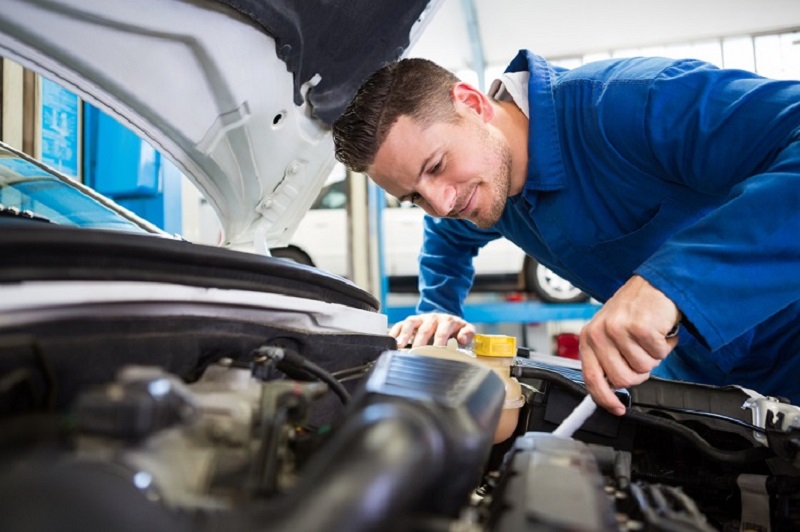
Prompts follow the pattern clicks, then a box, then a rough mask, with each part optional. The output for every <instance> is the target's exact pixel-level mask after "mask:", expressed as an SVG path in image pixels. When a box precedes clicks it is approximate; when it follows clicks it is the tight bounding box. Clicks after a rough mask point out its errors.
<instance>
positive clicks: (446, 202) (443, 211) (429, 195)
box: [419, 181, 458, 218]
mask: <svg viewBox="0 0 800 532" xmlns="http://www.w3.org/2000/svg"><path fill="white" fill-rule="evenodd" d="M419 192H420V194H422V197H424V198H425V201H427V202H428V205H430V207H431V209H432V210H433V211H434V212H432V213H431V214H432V215H434V216H438V217H440V218H444V217H445V216H447V215H448V214H450V213H451V212H452V211H453V209H454V208H455V207H456V199H457V198H458V192H457V191H456V188H455V187H454V186H452V185H448V184H446V183H442V182H441V181H437V182H433V183H429V184H428V185H427V186H426V187H424V189H422V190H420V191H419Z"/></svg>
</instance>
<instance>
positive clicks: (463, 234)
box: [417, 215, 500, 316]
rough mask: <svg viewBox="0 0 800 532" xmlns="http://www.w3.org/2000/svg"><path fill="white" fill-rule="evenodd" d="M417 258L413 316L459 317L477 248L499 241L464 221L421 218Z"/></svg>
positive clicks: (471, 278) (471, 274)
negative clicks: (414, 311)
mask: <svg viewBox="0 0 800 532" xmlns="http://www.w3.org/2000/svg"><path fill="white" fill-rule="evenodd" d="M423 227H424V231H425V233H424V236H423V241H422V250H421V251H420V255H419V295H420V298H419V303H418V304H417V312H418V313H425V312H445V313H448V314H453V315H455V316H463V307H464V300H465V299H466V297H467V294H468V293H469V290H470V288H472V282H473V279H474V276H475V268H474V267H473V265H472V259H473V258H474V257H475V256H476V255H477V254H478V251H479V250H480V248H481V247H483V246H484V245H486V244H487V243H488V242H490V241H492V240H495V239H496V238H499V237H500V234H499V233H498V232H497V231H494V230H484V229H479V228H478V227H476V226H475V225H473V224H472V223H470V222H468V221H465V220H454V219H447V218H433V217H431V216H428V215H425V218H424V220H423Z"/></svg>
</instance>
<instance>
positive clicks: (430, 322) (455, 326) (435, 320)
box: [389, 312, 475, 348]
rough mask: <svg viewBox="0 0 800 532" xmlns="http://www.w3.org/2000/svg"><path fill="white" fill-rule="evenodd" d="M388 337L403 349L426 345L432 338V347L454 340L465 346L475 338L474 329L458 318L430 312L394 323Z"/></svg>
mask: <svg viewBox="0 0 800 532" xmlns="http://www.w3.org/2000/svg"><path fill="white" fill-rule="evenodd" d="M389 335H390V336H394V337H395V338H396V339H397V347H399V348H403V347H405V346H407V345H408V344H411V347H418V346H421V345H428V344H429V343H430V340H431V337H433V345H447V340H448V339H450V338H455V339H456V340H457V341H458V343H459V344H461V345H467V344H469V343H470V342H471V341H472V338H473V337H474V336H475V327H474V326H473V325H472V324H471V323H468V322H466V321H464V320H463V319H461V318H459V317H458V316H452V315H450V314H444V313H440V312H432V313H430V314H418V315H416V316H409V317H408V318H406V319H405V320H403V321H401V322H398V323H395V324H394V326H392V328H391V329H390V330H389Z"/></svg>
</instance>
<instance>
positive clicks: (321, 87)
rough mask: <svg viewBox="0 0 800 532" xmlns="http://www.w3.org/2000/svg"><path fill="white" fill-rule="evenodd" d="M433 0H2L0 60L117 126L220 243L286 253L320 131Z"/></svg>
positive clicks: (318, 161) (313, 174)
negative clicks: (209, 222) (56, 86)
mask: <svg viewBox="0 0 800 532" xmlns="http://www.w3.org/2000/svg"><path fill="white" fill-rule="evenodd" d="M438 3H439V0H391V1H389V0H382V1H381V2H375V1H374V0H335V1H330V0H326V1H322V0H218V1H211V0H137V1H136V2H131V1H129V0H102V1H99V0H98V1H93V2H90V1H86V0H6V2H4V5H3V9H2V10H0V53H2V54H3V55H4V56H5V57H9V58H11V59H13V60H15V61H17V62H19V63H21V64H22V65H24V66H25V67H27V68H30V69H32V70H34V71H36V72H37V73H39V74H41V75H43V76H45V77H48V78H50V79H52V80H53V81H56V82H58V83H60V84H62V85H63V86H65V87H67V88H69V89H71V90H73V91H75V92H76V93H77V94H79V95H80V96H81V97H82V98H84V99H85V100H86V101H88V102H90V103H92V104H94V105H96V106H97V107H99V108H101V109H102V110H103V111H105V112H106V113H108V114H109V115H111V116H113V117H115V118H116V119H118V120H119V121H120V122H121V123H123V124H125V125H126V126H128V127H129V128H131V129H132V130H134V131H135V132H136V133H137V134H139V135H140V136H141V137H142V138H144V139H145V140H146V141H148V142H149V143H150V144H151V145H152V146H153V147H155V148H156V149H157V150H159V151H160V152H161V153H162V154H163V155H165V156H166V157H168V158H169V159H171V160H172V162H174V163H175V164H176V165H177V166H178V167H179V168H180V169H181V171H182V172H183V173H184V174H185V175H186V176H187V177H188V178H189V179H190V180H192V181H193V182H194V183H195V184H196V185H197V186H198V188H199V189H200V191H201V192H202V193H203V194H204V196H205V197H206V199H207V200H208V201H209V202H210V203H211V205H212V206H213V207H214V209H215V211H216V212H217V215H218V216H219V218H220V220H221V222H222V225H223V229H224V231H225V239H224V245H226V246H228V247H233V248H237V249H244V250H253V251H258V252H263V253H266V252H267V250H268V249H269V248H271V247H278V246H282V245H285V244H286V243H287V241H288V239H289V238H290V237H291V234H292V233H293V232H294V230H295V228H296V227H297V224H298V223H299V222H300V219H301V218H302V216H303V215H304V214H305V212H306V211H307V210H308V208H309V206H310V205H311V203H312V201H313V200H314V198H315V196H316V195H317V193H318V191H319V189H320V188H321V186H322V185H323V184H324V181H325V179H326V177H327V175H328V174H329V172H330V170H331V168H332V166H333V164H334V157H333V143H332V141H331V136H330V127H329V126H330V124H331V123H332V122H333V121H334V120H335V119H336V118H337V117H338V116H339V114H340V113H341V112H342V110H343V109H344V107H345V106H346V104H347V102H348V101H349V100H350V98H351V96H352V95H353V94H354V93H355V91H356V90H357V88H358V86H359V85H360V83H361V81H363V79H365V78H366V76H368V75H369V73H370V72H372V71H373V70H375V69H376V68H378V67H380V66H381V65H382V64H383V63H385V62H386V61H389V60H393V59H396V58H398V57H400V56H401V55H402V54H403V53H404V51H405V50H406V49H408V47H409V45H410V44H411V43H412V42H413V41H414V39H415V37H416V35H418V34H419V32H420V31H421V29H422V28H423V27H424V25H425V23H426V22H427V21H428V20H430V18H431V16H430V15H431V14H432V11H433V9H435V7H436V6H437V4H438Z"/></svg>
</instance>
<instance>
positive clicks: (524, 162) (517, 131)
mask: <svg viewBox="0 0 800 532" xmlns="http://www.w3.org/2000/svg"><path fill="white" fill-rule="evenodd" d="M492 104H493V105H494V106H495V109H496V111H495V116H494V119H493V122H494V125H495V127H497V129H499V130H500V132H501V133H502V134H503V136H504V137H505V139H506V142H508V147H509V148H510V149H511V190H510V192H509V195H510V196H515V195H517V194H519V193H520V192H522V189H523V188H524V187H525V181H527V178H528V117H527V116H525V113H523V112H522V110H521V109H520V108H519V107H517V106H516V104H514V103H513V102H503V101H494V102H492Z"/></svg>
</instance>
